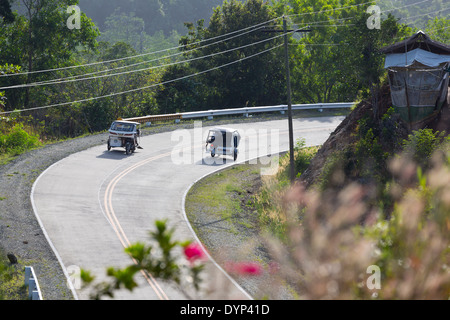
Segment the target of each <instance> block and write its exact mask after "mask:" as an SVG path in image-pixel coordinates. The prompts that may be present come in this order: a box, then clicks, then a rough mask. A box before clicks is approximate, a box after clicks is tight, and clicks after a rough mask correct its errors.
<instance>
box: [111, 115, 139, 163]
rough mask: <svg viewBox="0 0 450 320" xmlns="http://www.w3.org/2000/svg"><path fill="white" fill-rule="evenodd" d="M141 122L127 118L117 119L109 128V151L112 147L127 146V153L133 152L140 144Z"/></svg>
mask: <svg viewBox="0 0 450 320" xmlns="http://www.w3.org/2000/svg"><path fill="white" fill-rule="evenodd" d="M139 125H140V123H138V122H133V121H125V120H116V121H114V122H113V123H112V124H111V127H110V128H109V137H108V141H107V149H108V151H109V150H111V148H118V147H120V148H125V152H126V154H127V155H129V154H131V153H133V152H134V151H135V150H136V148H139V149H142V148H141V147H140V146H139V140H140V136H141V132H140V129H139Z"/></svg>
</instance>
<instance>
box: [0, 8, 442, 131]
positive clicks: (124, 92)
mask: <svg viewBox="0 0 450 320" xmlns="http://www.w3.org/2000/svg"><path fill="white" fill-rule="evenodd" d="M369 4H371V3H366V2H365V1H364V0H345V1H297V0H289V1H288V0H273V1H263V0H246V1H237V0H227V1H219V0H217V1H210V0H208V1H205V0H176V1H173V0H171V1H165V0H154V1H143V0H133V1H132V0H121V1H106V0H105V1H100V0H99V1H78V0H12V1H7V0H2V1H1V5H0V8H1V9H0V10H1V11H0V28H1V32H0V48H1V50H0V65H6V64H8V65H16V66H18V67H20V70H21V72H22V73H20V74H19V75H17V76H8V77H4V76H0V95H1V96H0V99H1V101H2V108H3V111H5V112H11V111H13V110H16V109H17V110H21V109H30V111H26V112H22V114H23V115H24V116H25V117H26V119H27V122H28V121H30V118H29V117H28V116H31V118H32V121H33V123H32V124H30V125H32V126H34V131H35V132H37V133H39V134H40V135H41V136H43V137H45V138H50V139H53V138H62V137H74V136H78V135H80V134H84V133H87V132H95V131H99V130H104V129H106V128H107V126H108V124H109V123H110V122H111V121H112V120H113V119H115V118H117V117H133V116H143V115H147V114H158V113H172V112H182V111H192V110H202V109H213V108H214V109H216V108H229V107H243V106H256V105H273V104H283V103H286V101H287V98H286V81H285V62H284V52H283V48H282V46H280V47H277V46H279V45H282V44H283V38H282V37H281V36H282V34H281V33H280V32H262V31H263V30H262V28H260V27H262V26H266V27H269V28H270V29H276V30H278V31H280V30H281V26H282V19H281V17H282V16H283V15H286V16H287V20H288V27H289V28H310V29H311V32H308V33H295V34H292V35H289V37H288V38H289V60H290V65H291V85H292V96H293V102H294V103H313V102H336V101H338V102H343V101H356V100H358V99H361V98H367V97H368V96H374V95H373V93H374V92H376V91H377V90H378V88H379V83H380V78H382V77H383V76H384V74H385V72H384V69H383V56H382V55H380V54H379V53H378V49H379V48H380V47H382V46H384V45H388V44H391V43H392V42H396V41H399V40H401V39H403V38H404V37H406V36H409V35H411V34H412V32H413V31H414V30H417V28H425V30H426V31H427V32H429V34H430V35H431V36H432V37H434V38H435V39H437V40H440V41H443V42H445V41H448V38H449V34H450V31H449V29H448V23H449V21H448V18H446V16H445V6H444V4H443V2H442V1H441V0H427V1H416V2H414V1H413V0H405V1H397V2H396V3H391V2H390V1H381V2H380V4H379V5H380V6H381V8H382V10H383V11H382V14H381V28H380V29H369V28H368V27H367V25H366V22H367V19H368V18H369V17H370V13H367V12H366V9H367V7H368V6H369ZM70 5H78V6H79V7H80V8H81V16H80V29H69V28H68V27H67V25H66V22H67V20H68V19H69V17H70V16H71V13H68V12H67V10H66V9H67V7H68V6H70ZM10 8H11V9H12V10H10ZM439 9H440V10H439ZM225 35H227V36H225ZM272 38H274V39H272ZM177 46H180V47H178V48H177ZM42 70H47V71H46V72H41V71H42ZM3 115H5V114H3ZM17 120H18V121H20V119H19V118H17Z"/></svg>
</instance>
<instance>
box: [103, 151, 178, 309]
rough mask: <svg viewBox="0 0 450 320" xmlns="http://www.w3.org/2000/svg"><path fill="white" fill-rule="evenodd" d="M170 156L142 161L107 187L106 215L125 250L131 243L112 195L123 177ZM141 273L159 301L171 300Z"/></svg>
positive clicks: (122, 173) (149, 276) (159, 156)
mask: <svg viewBox="0 0 450 320" xmlns="http://www.w3.org/2000/svg"><path fill="white" fill-rule="evenodd" d="M170 155H171V152H168V153H164V154H160V155H157V156H154V157H151V158H147V159H145V160H142V161H140V162H138V163H136V164H134V165H132V166H131V167H128V168H127V169H125V170H123V171H122V172H120V173H119V174H118V175H116V176H115V177H114V178H113V179H112V180H111V181H110V182H109V184H108V186H107V187H106V191H105V196H104V199H103V204H104V208H105V213H106V216H107V219H108V220H109V222H110V223H111V225H112V227H113V229H114V232H115V233H116V234H117V236H118V238H119V240H120V242H121V243H122V245H123V247H124V248H127V247H129V246H130V245H131V242H130V240H128V238H127V236H126V234H125V232H124V230H123V228H122V226H121V225H120V222H119V220H118V219H117V216H116V214H115V212H114V208H113V205H112V195H113V192H114V188H115V187H116V185H117V183H118V182H119V181H120V180H121V179H122V178H123V177H125V176H126V175H127V174H129V173H130V172H132V171H133V170H135V169H137V168H139V167H141V166H143V165H145V164H147V163H149V162H151V161H155V160H158V159H161V158H164V157H167V156H170ZM133 262H134V263H137V262H136V261H135V260H134V259H133ZM141 273H142V275H143V276H144V278H145V279H146V280H147V282H148V284H149V285H150V286H151V287H152V289H153V290H154V291H155V293H156V295H157V296H158V297H159V299H161V300H169V298H168V297H167V295H166V293H165V292H164V290H163V289H162V288H161V287H160V286H159V284H158V282H156V280H155V278H154V277H153V276H152V275H151V274H150V273H148V272H145V271H144V270H142V271H141Z"/></svg>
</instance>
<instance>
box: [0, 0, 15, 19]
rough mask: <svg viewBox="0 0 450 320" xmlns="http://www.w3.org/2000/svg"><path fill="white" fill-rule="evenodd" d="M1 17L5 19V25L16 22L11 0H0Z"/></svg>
mask: <svg viewBox="0 0 450 320" xmlns="http://www.w3.org/2000/svg"><path fill="white" fill-rule="evenodd" d="M0 17H3V21H4V22H5V23H12V22H14V14H13V13H12V11H11V3H10V2H9V0H0Z"/></svg>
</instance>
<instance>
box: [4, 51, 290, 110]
mask: <svg viewBox="0 0 450 320" xmlns="http://www.w3.org/2000/svg"><path fill="white" fill-rule="evenodd" d="M281 46H283V44H279V45H277V46H274V47H272V48H269V49H266V50H263V51H260V52H258V53H255V54H252V55H250V56H247V57H244V58H240V59H238V60H235V61H232V62H229V63H226V64H223V65H221V66H217V67H213V68H210V69H208V70H203V71H199V72H196V73H194V74H190V75H186V76H183V77H180V78H177V79H172V80H168V81H164V82H160V83H155V84H152V85H149V86H145V87H141V88H135V89H130V90H126V91H122V92H116V93H111V94H107V95H102V96H96V97H91V98H86V99H81V100H77V101H71V102H63V103H57V104H52V105H47V106H41V107H34V108H27V109H21V110H13V111H4V112H0V115H5V114H11V113H14V112H25V111H33V110H41V109H48V108H54V107H60V106H66V105H71V104H75V103H82V102H89V101H94V100H99V99H103V98H109V97H114V96H118V95H122V94H127V93H132V92H137V91H142V90H146V89H150V88H154V87H157V86H161V85H166V84H169V83H172V82H175V81H180V80H184V79H188V78H192V77H195V76H198V75H201V74H205V73H208V72H211V71H214V70H218V69H221V68H224V67H228V66H230V65H233V64H236V63H239V62H242V61H244V60H248V59H251V58H254V57H256V56H258V55H261V54H264V53H267V52H269V51H272V50H275V49H277V48H279V47H281Z"/></svg>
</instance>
